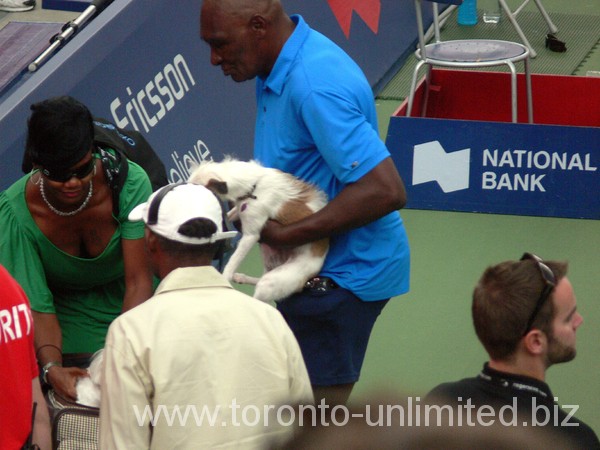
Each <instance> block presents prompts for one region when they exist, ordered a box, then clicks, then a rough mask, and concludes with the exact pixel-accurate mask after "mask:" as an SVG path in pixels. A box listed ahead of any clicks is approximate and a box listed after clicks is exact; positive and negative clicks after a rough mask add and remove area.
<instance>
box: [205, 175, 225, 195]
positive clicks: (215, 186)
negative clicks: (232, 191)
mask: <svg viewBox="0 0 600 450" xmlns="http://www.w3.org/2000/svg"><path fill="white" fill-rule="evenodd" d="M206 187H207V188H208V189H210V190H211V191H213V192H215V193H217V194H221V195H226V194H227V193H228V192H229V189H228V188H227V183H226V182H225V181H220V180H217V179H215V178H211V179H210V180H208V183H207V185H206Z"/></svg>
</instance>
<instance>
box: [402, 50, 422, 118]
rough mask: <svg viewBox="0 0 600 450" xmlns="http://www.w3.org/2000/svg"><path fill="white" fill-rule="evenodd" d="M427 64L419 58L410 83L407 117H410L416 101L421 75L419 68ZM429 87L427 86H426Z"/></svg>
mask: <svg viewBox="0 0 600 450" xmlns="http://www.w3.org/2000/svg"><path fill="white" fill-rule="evenodd" d="M423 64H425V62H424V61H422V60H419V61H418V62H417V65H416V66H415V70H414V71H413V76H412V82H411V84H410V91H409V93H408V105H406V117H410V115H411V113H412V108H413V103H414V101H415V91H416V90H417V77H418V76H419V69H420V68H421V66H423ZM426 88H427V86H426Z"/></svg>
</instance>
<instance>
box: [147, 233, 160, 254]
mask: <svg viewBox="0 0 600 450" xmlns="http://www.w3.org/2000/svg"><path fill="white" fill-rule="evenodd" d="M144 235H145V239H146V249H147V250H148V252H149V253H150V254H153V253H156V250H157V248H158V245H159V244H158V239H157V238H156V234H154V233H153V232H152V231H151V230H150V229H149V228H147V227H146V231H145V233H144Z"/></svg>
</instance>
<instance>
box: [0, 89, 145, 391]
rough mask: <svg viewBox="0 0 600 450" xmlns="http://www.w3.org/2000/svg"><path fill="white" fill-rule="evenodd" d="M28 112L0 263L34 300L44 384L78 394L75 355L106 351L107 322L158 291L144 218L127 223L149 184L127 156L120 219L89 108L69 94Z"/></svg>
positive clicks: (6, 206)
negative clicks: (26, 170)
mask: <svg viewBox="0 0 600 450" xmlns="http://www.w3.org/2000/svg"><path fill="white" fill-rule="evenodd" d="M31 109H32V111H33V112H32V114H31V117H30V118H29V121H28V137H27V152H28V154H29V156H30V157H31V160H32V162H33V165H34V170H33V171H32V172H31V173H30V174H28V175H26V176H24V177H23V178H21V179H20V180H18V181H17V182H16V183H14V184H13V185H12V186H11V187H9V188H8V189H7V190H6V191H4V192H2V193H1V194H0V230H1V231H0V263H1V264H3V265H4V266H5V267H6V268H7V269H8V270H9V272H10V273H11V274H12V275H13V276H14V277H15V278H16V279H17V281H19V283H20V284H21V286H22V287H23V289H24V290H25V292H26V293H27V296H28V297H29V301H30V302H31V308H32V310H33V319H34V326H35V345H36V351H37V357H38V362H39V364H40V365H41V366H42V367H43V368H44V369H43V370H42V377H43V379H44V381H46V382H48V383H49V384H50V385H51V386H52V387H53V388H54V390H55V391H56V392H58V393H59V394H61V395H63V396H67V397H70V398H71V399H74V398H75V397H76V391H75V383H76V380H77V377H80V376H85V371H83V370H82V369H81V368H78V367H73V366H75V365H78V364H77V356H80V355H81V354H83V355H88V354H91V353H93V352H95V351H96V350H98V349H100V348H102V347H103V345H104V338H105V335H106V332H107V329H108V326H109V325H110V323H111V321H112V320H113V319H114V318H115V317H116V316H117V315H118V314H120V313H121V312H123V311H126V310H128V309H130V308H133V307H134V306H136V305H138V304H139V303H141V302H143V301H145V300H146V299H148V298H149V297H150V296H151V295H152V290H153V284H152V275H151V270H150V267H149V264H148V262H147V259H146V254H145V250H144V240H143V236H144V229H143V224H141V223H139V222H137V223H135V222H129V220H128V219H127V216H128V214H129V212H130V211H131V210H132V209H133V208H134V207H135V206H136V205H138V204H140V203H143V202H145V201H146V200H147V199H148V197H149V195H150V193H151V185H150V181H149V180H148V176H147V175H146V173H145V172H144V170H143V169H142V168H141V167H139V166H137V165H136V164H134V163H132V162H129V170H128V173H127V179H126V182H125V185H124V187H123V190H122V191H121V193H120V197H119V206H120V208H119V214H118V217H115V216H114V215H113V204H112V194H111V190H110V187H109V185H108V183H107V180H106V177H105V174H104V171H103V170H102V163H101V161H100V160H99V159H98V158H97V155H96V151H97V149H96V148H95V147H94V143H93V123H92V116H91V114H90V112H89V110H88V109H87V108H86V107H85V106H84V105H83V104H81V103H80V102H78V101H77V100H75V99H73V98H71V97H57V98H52V99H48V100H45V101H42V102H40V103H36V104H34V105H32V107H31ZM140 225H141V226H140ZM83 359H85V358H83ZM63 365H64V367H63ZM69 366H71V367H69Z"/></svg>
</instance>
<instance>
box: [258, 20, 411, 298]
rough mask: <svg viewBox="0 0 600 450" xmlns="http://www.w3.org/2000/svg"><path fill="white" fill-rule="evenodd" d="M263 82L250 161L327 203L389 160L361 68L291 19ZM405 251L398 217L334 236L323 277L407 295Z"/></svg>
mask: <svg viewBox="0 0 600 450" xmlns="http://www.w3.org/2000/svg"><path fill="white" fill-rule="evenodd" d="M292 20H293V21H294V22H295V23H296V28H295V30H294V32H293V33H292V35H291V36H290V38H289V39H288V41H287V42H286V43H285V45H284V47H283V49H282V51H281V53H280V55H279V57H278V58H277V61H276V62H275V65H274V67H273V70H272V71H271V73H270V74H269V76H268V77H267V78H266V79H261V78H257V84H256V98H257V117H256V129H255V138H254V157H255V158H256V159H257V160H259V161H260V162H261V163H262V164H263V165H264V166H266V167H274V168H277V169H280V170H282V171H284V172H288V173H292V174H294V175H295V176H297V177H299V178H301V179H303V180H305V181H308V182H311V183H313V184H315V185H317V186H319V187H320V188H321V189H323V191H325V192H326V194H327V196H328V198H329V199H332V198H334V197H336V196H337V195H338V193H339V192H340V191H341V190H342V189H343V188H344V187H345V186H346V185H347V184H349V183H353V182H355V181H357V180H358V179H360V178H361V177H362V176H364V175H365V174H366V173H368V172H369V171H371V170H372V169H373V168H374V167H375V166H377V165H378V164H379V163H380V162H381V161H383V160H384V159H385V158H387V157H388V156H390V153H389V151H388V149H387V148H386V146H385V144H384V143H383V142H382V141H381V139H380V138H379V134H378V128H377V115H376V111H375V103H374V101H373V92H372V91H371V87H370V86H369V83H368V81H367V79H366V77H365V76H364V74H363V72H362V70H361V69H360V67H359V66H358V65H357V64H356V63H355V62H354V61H353V60H352V59H351V58H350V57H349V56H348V55H347V54H346V53H345V52H344V51H343V50H342V49H341V48H339V47H338V46H337V45H336V44H335V43H333V42H332V41H331V40H329V39H328V38H326V37H325V36H323V35H322V34H320V33H318V32H317V31H315V30H312V29H311V28H310V27H309V26H308V25H307V24H306V22H305V21H304V19H303V18H302V17H301V16H299V15H295V16H292ZM409 269H410V252H409V245H408V239H407V236H406V231H405V229H404V225H403V223H402V219H401V218H400V214H399V213H398V212H393V213H391V214H388V215H387V216H385V217H382V218H380V219H378V220H376V221H375V222H372V223H370V224H368V225H366V226H363V227H361V228H357V229H354V230H351V231H350V232H347V233H344V234H339V235H335V236H333V237H332V238H331V241H330V250H329V253H328V255H327V259H326V260H325V264H324V266H323V269H322V270H321V275H324V276H329V277H331V278H333V279H334V280H335V281H336V282H337V283H338V284H339V285H340V286H342V287H344V288H346V289H348V290H350V291H352V292H353V293H354V294H355V295H357V296H358V297H359V298H361V299H362V300H368V301H372V300H382V299H387V298H389V297H393V296H395V295H400V294H404V293H406V292H408V288H409Z"/></svg>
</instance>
